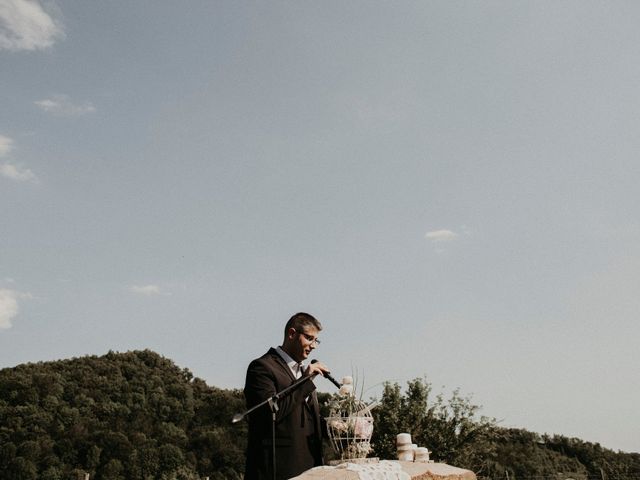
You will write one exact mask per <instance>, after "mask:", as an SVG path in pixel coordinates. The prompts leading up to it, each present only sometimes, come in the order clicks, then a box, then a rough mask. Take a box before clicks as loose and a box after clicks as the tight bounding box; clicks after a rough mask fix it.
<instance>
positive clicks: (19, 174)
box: [0, 135, 38, 182]
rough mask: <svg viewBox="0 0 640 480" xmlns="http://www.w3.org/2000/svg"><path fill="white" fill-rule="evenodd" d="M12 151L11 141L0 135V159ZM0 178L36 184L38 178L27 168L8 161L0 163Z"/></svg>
mask: <svg viewBox="0 0 640 480" xmlns="http://www.w3.org/2000/svg"><path fill="white" fill-rule="evenodd" d="M11 150H13V140H12V139H11V138H9V137H6V136H4V135H0V158H2V157H6V156H7V155H8V154H9V152H11ZM0 176H3V177H6V178H8V179H10V180H13V181H15V182H37V181H38V178H37V177H36V175H35V174H34V173H33V172H32V171H31V170H30V169H28V168H24V167H22V166H20V165H16V164H15V163H12V162H10V161H4V162H2V163H0Z"/></svg>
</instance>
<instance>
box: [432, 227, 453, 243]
mask: <svg viewBox="0 0 640 480" xmlns="http://www.w3.org/2000/svg"><path fill="white" fill-rule="evenodd" d="M424 237H425V238H426V239H427V240H431V241H432V242H434V243H444V242H452V241H454V240H455V239H456V238H458V234H457V233H455V232H453V231H451V230H434V231H432V232H427V234H426V235H425V236H424Z"/></svg>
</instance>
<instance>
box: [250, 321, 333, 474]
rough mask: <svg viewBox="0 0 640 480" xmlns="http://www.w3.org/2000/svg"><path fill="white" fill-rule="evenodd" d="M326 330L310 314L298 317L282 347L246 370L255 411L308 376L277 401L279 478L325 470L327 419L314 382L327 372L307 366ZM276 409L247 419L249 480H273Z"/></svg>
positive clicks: (288, 327) (320, 366) (260, 411)
mask: <svg viewBox="0 0 640 480" xmlns="http://www.w3.org/2000/svg"><path fill="white" fill-rule="evenodd" d="M320 330H322V325H321V324H320V322H319V321H318V320H316V319H315V318H314V317H313V316H312V315H309V314H308V313H296V314H295V315H294V316H292V317H291V318H290V319H289V321H288V322H287V324H286V326H285V330H284V340H283V342H282V346H280V347H277V348H271V349H269V351H268V352H267V353H265V354H264V355H263V356H261V357H260V358H257V359H256V360H253V361H252V362H251V363H250V364H249V368H248V369H247V378H246V383H245V387H244V395H245V398H246V401H247V407H248V408H251V407H253V406H255V405H258V404H259V403H261V402H264V401H265V400H267V399H268V398H271V397H273V396H274V395H275V394H276V393H279V392H281V391H282V390H284V389H285V388H287V387H288V386H290V385H291V384H292V383H294V382H295V381H296V380H297V379H298V378H302V377H308V378H309V380H307V381H304V382H303V383H301V384H300V385H299V387H297V388H295V389H293V390H291V391H290V392H289V393H288V394H287V395H285V396H283V397H282V398H281V399H279V401H278V411H277V413H276V422H275V460H276V465H275V467H276V478H277V479H278V480H281V479H282V480H285V479H289V478H291V477H295V476H297V475H299V474H301V473H302V472H304V471H305V470H308V469H310V468H312V467H314V466H317V465H322V464H323V459H322V432H323V426H322V425H323V423H324V422H323V419H321V418H320V411H319V408H318V400H317V397H316V392H315V389H316V387H315V385H314V383H313V381H312V378H313V377H314V376H315V375H317V374H324V373H325V372H328V370H327V368H326V367H325V366H324V365H323V364H321V363H313V364H309V365H308V366H306V367H305V366H304V365H303V363H302V362H303V361H304V360H305V359H307V358H308V356H309V354H310V353H311V352H312V351H313V349H314V348H316V347H317V346H318V345H319V344H320V340H318V333H319V332H320ZM272 424H273V420H272V410H271V408H270V407H269V405H268V404H267V405H264V406H263V407H260V408H258V409H256V410H255V411H254V412H252V413H251V414H250V415H249V444H248V447H247V463H246V470H245V476H244V478H245V480H272V479H273V478H274V477H273V441H272Z"/></svg>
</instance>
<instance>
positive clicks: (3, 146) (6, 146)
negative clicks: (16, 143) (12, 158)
mask: <svg viewBox="0 0 640 480" xmlns="http://www.w3.org/2000/svg"><path fill="white" fill-rule="evenodd" d="M11 150H13V140H12V139H10V138H9V137H5V136H4V135H0V157H4V156H5V155H6V154H8V153H9V152H10V151H11Z"/></svg>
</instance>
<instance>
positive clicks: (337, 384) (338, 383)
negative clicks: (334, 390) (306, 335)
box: [311, 358, 340, 388]
mask: <svg viewBox="0 0 640 480" xmlns="http://www.w3.org/2000/svg"><path fill="white" fill-rule="evenodd" d="M311 363H318V360H316V359H315V358H314V359H313V360H311ZM321 375H322V376H323V377H324V378H326V379H327V380H329V381H330V382H331V383H333V384H334V385H335V386H336V387H338V388H340V382H338V381H337V380H336V379H335V378H333V377H332V376H331V374H330V373H329V372H324V373H321Z"/></svg>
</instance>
